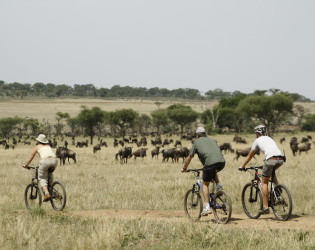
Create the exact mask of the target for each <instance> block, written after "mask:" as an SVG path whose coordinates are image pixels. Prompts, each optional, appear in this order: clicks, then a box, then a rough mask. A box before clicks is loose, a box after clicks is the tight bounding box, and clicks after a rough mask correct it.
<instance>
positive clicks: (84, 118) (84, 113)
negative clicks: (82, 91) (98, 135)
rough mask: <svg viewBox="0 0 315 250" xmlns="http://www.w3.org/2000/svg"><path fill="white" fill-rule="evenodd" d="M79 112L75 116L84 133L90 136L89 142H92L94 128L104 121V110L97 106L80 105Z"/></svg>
mask: <svg viewBox="0 0 315 250" xmlns="http://www.w3.org/2000/svg"><path fill="white" fill-rule="evenodd" d="M81 109H82V110H81V112H80V113H79V114H78V116H77V118H78V121H79V122H80V124H81V125H82V127H83V128H84V132H85V134H86V135H88V136H90V143H91V144H93V136H94V135H95V131H94V128H95V127H96V126H97V124H98V123H102V122H104V118H105V112H104V111H103V110H101V109H100V108H99V107H92V108H91V109H89V108H88V107H86V106H81Z"/></svg>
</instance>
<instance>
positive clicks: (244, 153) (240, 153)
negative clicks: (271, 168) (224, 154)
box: [234, 148, 259, 161]
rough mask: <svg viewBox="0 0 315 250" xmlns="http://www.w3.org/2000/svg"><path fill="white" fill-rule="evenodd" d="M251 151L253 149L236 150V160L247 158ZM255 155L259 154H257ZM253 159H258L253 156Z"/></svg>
mask: <svg viewBox="0 0 315 250" xmlns="http://www.w3.org/2000/svg"><path fill="white" fill-rule="evenodd" d="M250 150H251V148H245V149H236V151H235V153H236V156H235V158H234V160H235V159H236V160H237V161H238V158H239V157H240V156H243V157H246V156H247V155H248V154H249V151H250ZM255 154H259V153H255ZM253 158H254V159H256V158H255V156H253Z"/></svg>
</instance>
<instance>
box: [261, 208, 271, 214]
mask: <svg viewBox="0 0 315 250" xmlns="http://www.w3.org/2000/svg"><path fill="white" fill-rule="evenodd" d="M269 213H270V211H269V207H267V208H263V210H262V214H269Z"/></svg>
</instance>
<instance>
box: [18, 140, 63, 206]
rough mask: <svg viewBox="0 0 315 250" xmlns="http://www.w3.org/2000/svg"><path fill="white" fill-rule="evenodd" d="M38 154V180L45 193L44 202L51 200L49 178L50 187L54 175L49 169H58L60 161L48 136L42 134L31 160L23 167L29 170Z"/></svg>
mask: <svg viewBox="0 0 315 250" xmlns="http://www.w3.org/2000/svg"><path fill="white" fill-rule="evenodd" d="M36 153H38V154H39V156H40V158H41V160H40V162H39V168H38V180H39V185H40V186H41V188H42V190H43V193H44V195H45V196H44V200H43V201H44V202H46V201H49V200H50V194H49V192H48V187H47V184H48V176H49V178H50V179H49V180H50V183H49V184H50V185H51V184H52V183H53V173H52V172H48V169H49V168H50V167H53V168H56V167H57V164H58V160H57V158H56V155H55V153H54V152H53V151H52V148H51V147H50V145H49V141H48V140H47V138H46V136H45V135H44V134H40V135H39V136H38V137H37V138H36V146H35V148H34V149H33V151H32V153H31V156H30V158H29V160H28V161H27V162H26V164H25V165H23V167H24V168H27V167H28V165H29V164H30V163H31V162H32V160H33V159H34V157H35V155H36Z"/></svg>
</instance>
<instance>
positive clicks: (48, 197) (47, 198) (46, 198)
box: [43, 194, 50, 202]
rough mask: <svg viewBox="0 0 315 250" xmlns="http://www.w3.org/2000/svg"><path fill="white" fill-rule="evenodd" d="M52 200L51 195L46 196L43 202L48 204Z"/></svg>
mask: <svg viewBox="0 0 315 250" xmlns="http://www.w3.org/2000/svg"><path fill="white" fill-rule="evenodd" d="M49 200H50V194H45V196H44V200H43V202H47V201H49Z"/></svg>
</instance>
